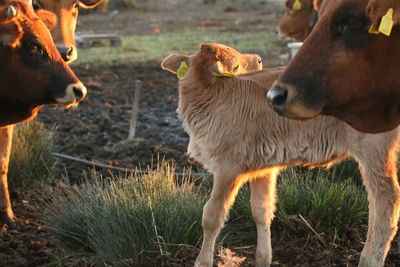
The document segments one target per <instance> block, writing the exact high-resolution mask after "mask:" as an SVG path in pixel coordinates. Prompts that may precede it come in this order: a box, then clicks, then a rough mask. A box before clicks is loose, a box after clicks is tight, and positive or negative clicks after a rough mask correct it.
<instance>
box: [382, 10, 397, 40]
mask: <svg viewBox="0 0 400 267" xmlns="http://www.w3.org/2000/svg"><path fill="white" fill-rule="evenodd" d="M393 24H394V23H393V8H389V10H388V11H387V12H386V14H385V16H383V17H382V20H381V24H379V31H380V32H381V33H383V34H384V35H386V36H390V33H391V32H392V28H393Z"/></svg>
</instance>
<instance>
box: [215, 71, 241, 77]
mask: <svg viewBox="0 0 400 267" xmlns="http://www.w3.org/2000/svg"><path fill="white" fill-rule="evenodd" d="M212 74H213V75H214V76H215V77H224V78H232V77H234V76H235V74H232V73H228V72H225V73H223V74H219V73H216V72H213V73H212Z"/></svg>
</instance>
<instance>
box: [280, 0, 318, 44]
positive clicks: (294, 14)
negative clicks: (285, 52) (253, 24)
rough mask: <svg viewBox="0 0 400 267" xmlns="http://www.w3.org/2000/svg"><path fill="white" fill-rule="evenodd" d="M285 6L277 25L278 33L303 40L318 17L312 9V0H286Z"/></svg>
mask: <svg viewBox="0 0 400 267" xmlns="http://www.w3.org/2000/svg"><path fill="white" fill-rule="evenodd" d="M296 5H298V6H296ZM285 7H286V9H285V14H284V16H283V18H282V20H281V22H280V23H279V26H278V33H279V35H281V36H283V37H288V38H290V39H294V40H296V41H299V42H302V41H304V39H306V37H307V36H308V35H309V34H310V32H311V30H312V28H313V27H314V24H315V23H316V21H317V17H318V15H317V13H316V11H315V10H314V9H313V0H286V1H285Z"/></svg>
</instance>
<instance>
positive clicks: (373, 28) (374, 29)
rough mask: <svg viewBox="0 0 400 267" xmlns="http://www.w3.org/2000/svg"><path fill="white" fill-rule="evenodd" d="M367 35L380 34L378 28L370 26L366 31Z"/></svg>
mask: <svg viewBox="0 0 400 267" xmlns="http://www.w3.org/2000/svg"><path fill="white" fill-rule="evenodd" d="M368 32H369V33H371V34H380V32H379V29H378V27H376V25H375V24H372V25H371V27H370V28H369V30H368Z"/></svg>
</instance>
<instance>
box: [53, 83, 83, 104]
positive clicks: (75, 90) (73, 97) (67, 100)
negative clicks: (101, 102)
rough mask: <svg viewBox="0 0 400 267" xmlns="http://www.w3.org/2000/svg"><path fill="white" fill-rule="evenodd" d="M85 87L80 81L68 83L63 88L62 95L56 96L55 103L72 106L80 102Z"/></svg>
mask: <svg viewBox="0 0 400 267" xmlns="http://www.w3.org/2000/svg"><path fill="white" fill-rule="evenodd" d="M86 93H87V90H86V87H85V86H84V85H83V84H82V83H81V82H77V83H74V84H69V85H68V86H67V89H66V90H65V95H64V96H62V97H56V98H55V100H56V101H57V104H60V105H64V106H67V107H69V106H74V105H77V104H78V103H79V102H81V101H82V100H83V99H84V98H85V96H86Z"/></svg>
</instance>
